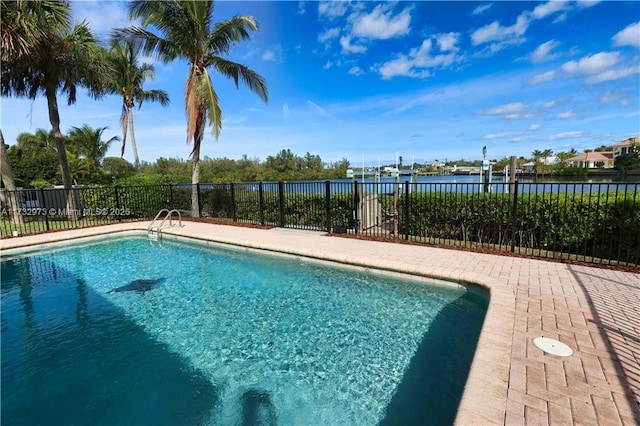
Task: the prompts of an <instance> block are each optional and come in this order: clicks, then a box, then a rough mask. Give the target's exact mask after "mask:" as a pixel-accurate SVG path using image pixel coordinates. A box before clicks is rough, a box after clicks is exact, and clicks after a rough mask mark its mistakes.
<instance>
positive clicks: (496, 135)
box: [480, 132, 522, 140]
mask: <svg viewBox="0 0 640 426" xmlns="http://www.w3.org/2000/svg"><path fill="white" fill-rule="evenodd" d="M521 134H522V133H521V132H500V133H489V134H487V135H484V136H482V137H481V138H480V139H484V140H494V139H505V138H512V137H514V136H518V135H521Z"/></svg>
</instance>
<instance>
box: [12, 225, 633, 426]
mask: <svg viewBox="0 0 640 426" xmlns="http://www.w3.org/2000/svg"><path fill="white" fill-rule="evenodd" d="M146 228H147V222H134V223H123V224H115V225H107V226H102V227H95V228H85V229H76V230H70V231H61V232H55V233H50V234H39V235H33V236H24V237H19V238H6V239H2V240H0V250H2V251H3V252H5V250H8V249H10V248H26V247H37V246H38V245H39V244H46V243H51V242H59V241H63V240H69V239H74V240H75V239H78V238H84V237H87V236H94V237H96V236H98V237H100V236H104V235H105V234H112V233H119V234H122V233H125V234H126V233H130V234H139V233H140V231H143V232H146ZM163 233H165V234H170V235H175V236H182V237H187V238H192V239H197V240H202V241H210V242H214V243H221V244H231V245H236V246H241V247H248V248H251V249H258V250H266V251H271V252H276V253H286V254H290V255H295V256H304V257H308V258H312V259H319V260H323V261H331V262H339V263H344V264H351V265H356V266H361V267H365V268H375V269H382V270H386V271H395V272H398V273H403V274H412V275H418V276H424V277H431V278H435V279H440V280H447V281H454V282H458V283H464V284H470V285H475V286H479V287H480V288H483V289H486V291H487V292H488V294H489V305H488V309H487V313H486V316H485V320H484V323H483V326H482V330H481V333H480V338H479V341H478V345H477V348H476V352H475V354H474V358H473V362H472V365H471V368H470V371H469V375H468V378H467V382H466V385H465V388H464V393H463V395H462V399H461V401H460V405H459V408H458V412H457V417H456V420H455V423H456V424H512V423H536V424H538V423H540V424H550V423H552V421H553V422H554V424H555V423H561V424H566V423H569V424H571V423H590V424H611V419H616V420H617V421H616V423H622V424H624V423H629V424H638V423H640V410H638V407H637V405H635V404H633V398H634V396H633V394H634V393H635V392H636V382H635V381H634V380H635V379H634V377H635V376H634V374H637V373H636V372H635V371H636V370H634V368H637V367H634V366H633V360H634V359H638V360H640V342H639V343H638V344H637V345H636V343H635V341H633V340H629V339H627V340H625V341H624V342H622V343H619V342H618V340H615V341H614V340H612V339H613V338H614V337H617V336H612V337H611V338H609V337H608V336H607V335H606V332H607V330H608V329H609V328H612V327H610V325H609V324H610V323H606V324H601V323H604V322H606V321H607V318H608V317H605V316H604V314H607V312H605V310H604V309H601V306H600V305H599V301H598V300H595V299H594V298H595V297H597V296H596V293H595V291H593V290H590V289H589V288H588V285H589V284H590V282H594V283H596V284H598V285H605V284H606V285H610V288H611V290H612V291H621V290H620V289H622V290H627V289H628V290H629V291H630V292H631V293H628V294H624V295H623V296H624V297H625V298H626V300H627V302H628V303H629V304H631V303H633V300H631V299H633V298H637V299H638V301H640V296H638V294H640V291H636V290H640V274H634V273H628V272H620V271H610V270H602V269H598V268H590V267H586V266H572V265H566V264H559V263H554V262H546V261H542V260H534V259H522V258H513V257H503V256H497V255H491V254H482V253H473V252H462V251H455V250H446V249H441V248H434V247H428V246H415V245H410V246H409V245H402V244H394V243H391V242H380V241H364V240H356V239H345V238H335V237H331V236H328V235H327V234H325V233H323V232H316V231H297V230H291V229H280V228H272V229H255V228H243V227H235V226H227V225H218V224H206V223H201V222H186V223H185V225H184V226H183V227H182V228H179V227H173V228H167V229H164V230H163ZM603 283H604V284H603ZM596 290H597V288H596ZM629 295H631V296H629ZM605 304H606V303H605ZM603 306H604V305H603ZM631 306H633V305H631ZM624 307H625V306H622V308H624ZM605 308H607V309H609V307H608V306H605ZM611 308H612V310H615V311H618V310H620V308H621V307H620V306H612V307H611ZM622 311H624V309H622ZM632 312H633V311H632ZM636 316H637V315H636ZM635 319H636V318H635V317H631V315H628V316H627V322H629V321H630V322H631V325H632V326H634V325H635V322H634V321H635ZM611 324H613V325H614V326H615V325H616V324H615V323H611ZM638 330H640V329H638ZM536 336H547V337H552V338H555V339H558V340H560V341H562V342H564V343H566V344H569V345H570V346H571V347H572V348H574V357H573V358H569V359H566V360H565V359H560V358H559V357H555V356H552V355H548V354H545V353H542V351H540V350H538V349H537V348H534V347H533V345H532V343H531V340H532V338H533V337H536ZM617 353H620V354H622V355H623V356H625V357H628V358H629V359H631V360H632V362H631V363H630V364H631V367H630V369H629V368H627V367H626V366H625V364H624V362H623V363H622V364H623V365H622V368H621V367H620V363H619V362H618V363H617V364H616V362H617V358H620V357H617V355H616V354H617ZM627 353H630V354H631V355H627ZM633 357H636V358H633ZM620 359H622V358H620ZM625 359H626V358H625ZM578 366H580V370H579V371H578V369H577V367H578ZM629 371H630V373H629V374H627V373H628V372H629ZM625 374H626V376H625ZM638 385H640V381H638ZM638 389H640V386H638ZM638 395H640V393H638Z"/></svg>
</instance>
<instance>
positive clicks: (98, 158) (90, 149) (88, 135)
mask: <svg viewBox="0 0 640 426" xmlns="http://www.w3.org/2000/svg"><path fill="white" fill-rule="evenodd" d="M105 130H107V127H99V128H97V129H95V130H94V129H92V128H91V126H89V125H87V124H85V125H84V126H82V127H72V128H71V131H69V142H70V144H71V145H72V146H73V147H74V152H73V154H74V155H76V156H77V157H84V158H86V160H87V162H88V163H89V166H90V167H91V168H92V170H93V171H97V170H98V169H99V168H100V165H101V164H102V160H104V157H105V156H106V155H107V151H108V150H109V145H111V144H112V143H113V142H115V141H118V140H120V138H119V137H117V136H114V137H112V138H111V139H109V140H107V141H103V140H102V133H104V131H105Z"/></svg>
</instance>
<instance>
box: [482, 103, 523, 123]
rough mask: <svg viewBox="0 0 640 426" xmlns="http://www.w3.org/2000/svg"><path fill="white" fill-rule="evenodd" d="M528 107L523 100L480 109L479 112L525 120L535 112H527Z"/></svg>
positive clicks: (507, 118)
mask: <svg viewBox="0 0 640 426" xmlns="http://www.w3.org/2000/svg"><path fill="white" fill-rule="evenodd" d="M528 109H529V107H528V106H527V105H525V104H524V103H522V102H512V103H509V104H504V105H500V106H497V107H494V108H489V109H485V110H482V111H478V113H479V114H481V115H492V116H502V118H504V119H505V120H523V119H526V118H532V117H533V114H531V113H530V112H527V110H528Z"/></svg>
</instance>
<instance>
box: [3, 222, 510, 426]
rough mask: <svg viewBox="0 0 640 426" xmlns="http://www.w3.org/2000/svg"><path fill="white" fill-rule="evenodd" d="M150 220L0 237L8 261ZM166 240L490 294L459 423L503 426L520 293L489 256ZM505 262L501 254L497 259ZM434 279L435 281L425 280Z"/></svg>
mask: <svg viewBox="0 0 640 426" xmlns="http://www.w3.org/2000/svg"><path fill="white" fill-rule="evenodd" d="M147 225H148V223H147V222H135V223H124V224H116V225H108V226H101V227H95V228H85V229H77V230H70V231H61V232H54V233H48V234H39V235H32V236H25V237H21V238H9V239H2V240H0V250H1V251H2V252H1V254H2V258H3V259H4V258H6V257H8V256H12V255H17V254H19V253H20V254H23V253H25V251H27V252H29V251H36V250H39V249H42V248H44V247H45V246H46V247H51V246H50V244H51V243H54V245H58V246H61V247H64V246H65V245H67V244H68V241H69V240H73V241H74V243H75V242H80V241H81V240H82V241H86V240H85V239H86V238H89V239H90V241H95V240H99V239H104V238H105V237H106V238H108V237H109V235H112V234H114V233H116V234H118V235H120V236H122V235H141V234H142V235H145V234H146V227H147ZM163 233H164V234H165V235H168V236H177V237H187V238H191V239H197V240H201V241H207V242H214V243H222V244H227V245H234V246H238V247H243V248H248V249H256V250H263V251H264V250H266V251H270V252H273V253H284V254H288V255H293V256H300V257H304V258H308V259H314V260H316V261H329V262H337V263H341V264H345V265H352V266H356V267H361V268H365V269H376V270H381V271H385V272H384V273H392V274H401V275H403V276H404V275H407V274H408V275H413V276H415V277H418V278H416V279H418V280H422V279H424V280H425V281H429V282H430V281H432V280H431V279H436V280H438V281H437V282H439V283H441V284H444V283H445V282H452V281H453V282H454V283H461V284H464V285H465V286H466V287H467V288H469V289H472V290H474V291H479V292H481V293H484V294H486V295H488V297H489V306H488V309H487V313H486V316H485V320H484V323H483V326H482V331H481V334H480V338H479V341H478V345H477V348H476V352H475V355H474V358H473V362H472V365H471V369H470V371H469V375H468V378H467V383H466V385H465V390H464V393H463V395H462V399H461V401H460V405H459V408H458V414H457V417H456V421H455V423H456V424H479V423H482V424H504V422H505V415H506V407H507V387H508V383H509V371H510V366H511V358H512V355H511V352H512V351H511V349H512V336H513V332H514V324H515V310H516V303H515V295H514V290H513V288H512V287H510V286H509V285H508V284H507V282H506V280H500V279H496V278H493V277H492V278H489V277H488V274H487V273H486V272H483V269H484V268H485V267H487V265H486V262H485V264H483V259H484V257H486V256H490V255H480V254H477V256H473V258H474V259H473V260H474V261H473V264H467V265H464V266H465V267H464V268H455V269H451V268H447V267H446V265H442V264H436V263H434V262H433V261H431V260H430V258H431V255H432V254H434V252H433V250H439V249H434V248H430V247H421V246H420V247H418V246H409V245H401V244H394V243H390V242H377V241H362V240H353V239H345V238H332V237H328V236H326V235H325V234H324V233H321V232H313V231H299V230H287V229H279V228H275V229H269V230H257V229H251V228H242V227H236V226H224V225H212V224H205V223H196V222H186V223H185V226H183V227H182V228H179V227H173V228H168V229H165V230H164V231H163ZM495 257H498V256H495ZM424 277H428V278H424Z"/></svg>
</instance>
